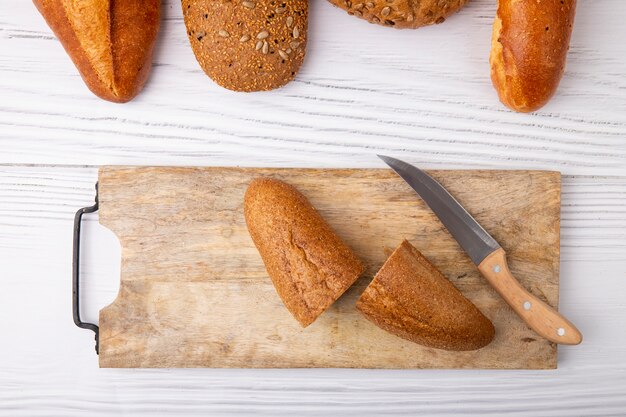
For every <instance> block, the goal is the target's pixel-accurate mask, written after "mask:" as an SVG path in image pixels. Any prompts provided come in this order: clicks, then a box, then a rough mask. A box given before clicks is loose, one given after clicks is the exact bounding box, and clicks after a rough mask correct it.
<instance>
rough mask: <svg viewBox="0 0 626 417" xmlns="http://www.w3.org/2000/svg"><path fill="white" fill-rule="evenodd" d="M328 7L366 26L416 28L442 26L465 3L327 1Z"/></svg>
mask: <svg viewBox="0 0 626 417" xmlns="http://www.w3.org/2000/svg"><path fill="white" fill-rule="evenodd" d="M329 1H330V2H331V3H332V4H334V5H335V6H337V7H340V8H342V9H344V10H345V11H347V12H348V14H351V15H354V16H357V17H360V18H362V19H365V20H367V21H369V22H370V23H377V24H379V25H384V26H390V27H395V28H397V29H406V28H409V29H416V28H418V27H421V26H426V25H432V24H434V23H442V22H443V21H445V20H446V18H447V17H448V16H450V15H451V14H453V13H455V12H456V11H457V10H459V9H460V8H461V7H463V5H464V4H465V3H466V2H467V0H329Z"/></svg>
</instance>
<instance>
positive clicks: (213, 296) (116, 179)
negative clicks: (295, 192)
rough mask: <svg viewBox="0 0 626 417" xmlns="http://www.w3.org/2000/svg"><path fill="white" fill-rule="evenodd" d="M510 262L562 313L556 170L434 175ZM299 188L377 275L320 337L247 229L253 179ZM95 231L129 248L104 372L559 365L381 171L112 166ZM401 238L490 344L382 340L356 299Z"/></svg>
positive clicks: (104, 326) (322, 322)
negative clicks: (460, 298) (297, 312)
mask: <svg viewBox="0 0 626 417" xmlns="http://www.w3.org/2000/svg"><path fill="white" fill-rule="evenodd" d="M430 173H431V174H432V176H433V177H435V178H436V179H437V180H439V181H440V182H441V183H442V184H443V185H444V186H445V187H447V188H448V190H449V191H450V192H451V193H452V194H453V195H454V196H455V197H456V198H457V199H458V200H459V201H460V202H461V204H463V205H464V206H465V207H466V208H467V210H468V211H469V212H470V213H471V214H472V215H474V216H475V218H476V219H477V220H478V221H479V222H480V223H481V224H482V225H483V226H484V227H485V229H486V230H487V231H489V232H490V233H491V234H492V235H493V236H494V237H495V238H496V240H497V241H498V242H500V244H501V245H502V247H503V248H504V249H505V250H506V251H507V252H508V255H509V261H510V266H511V269H512V271H513V273H514V274H515V276H516V277H518V278H519V280H520V281H521V283H522V284H523V285H524V286H525V287H526V288H528V289H529V290H530V291H531V292H532V293H534V294H535V295H537V296H538V297H539V298H541V299H542V300H544V301H546V302H547V303H548V304H550V305H552V306H556V305H557V302H558V289H559V218H560V184H561V179H560V174H559V173H556V172H545V171H486V170H483V171H431V172H430ZM260 176H270V177H274V178H279V179H281V180H284V181H286V182H288V183H290V184H292V185H294V186H295V187H297V188H298V189H299V190H300V191H301V192H302V193H303V194H304V195H306V196H307V197H308V198H309V199H310V201H311V203H312V204H313V205H314V206H315V207H317V209H318V210H319V211H320V213H321V214H322V216H323V217H324V218H326V220H327V221H328V222H329V223H330V225H331V226H332V227H333V228H334V229H335V230H336V232H337V233H338V234H339V235H340V236H341V237H342V238H343V239H344V240H345V242H346V243H347V244H348V245H349V246H350V247H352V248H353V249H354V251H355V252H356V254H357V255H358V256H359V257H360V258H361V259H362V260H363V261H364V263H365V264H366V266H367V270H366V272H365V274H364V275H363V276H362V277H361V278H360V279H359V280H358V281H357V282H356V283H355V285H354V286H353V287H352V288H351V289H350V290H348V291H347V292H346V293H345V294H344V295H343V296H342V297H341V298H340V299H339V300H338V301H337V302H336V303H335V304H334V305H333V306H332V307H331V308H330V309H329V310H327V311H326V312H325V313H324V314H323V315H321V316H320V317H319V318H318V320H317V321H316V322H314V323H313V324H312V325H311V326H309V327H307V328H305V329H302V328H301V327H300V326H299V324H298V323H297V322H296V320H295V319H293V318H292V317H291V315H290V314H289V313H288V311H287V310H286V309H285V307H284V306H283V304H282V302H281V300H280V298H279V297H278V295H277V294H276V292H275V290H274V287H273V285H272V283H271V281H270V279H269V277H268V276H267V273H266V271H265V268H264V266H263V263H262V261H261V257H260V256H259V254H258V252H257V251H256V248H255V247H254V245H253V243H252V241H251V239H250V237H249V235H248V232H247V230H246V225H245V220H244V216H243V196H244V192H245V190H246V187H247V184H248V183H249V181H250V180H251V179H252V178H255V177H260ZM99 201H100V222H101V223H102V224H103V225H104V226H106V227H108V228H109V229H111V230H112V231H113V232H114V233H115V234H116V235H117V236H118V238H119V240H120V243H121V246H122V267H121V285H120V290H119V294H118V296H117V298H116V299H115V301H114V302H113V303H112V304H111V305H109V306H107V307H105V308H103V309H102V310H101V311H100V323H99V324H100V357H99V358H100V366H101V367H115V368H117V367H220V368H222V367H224V368H309V367H323V368H329V367H341V368H518V369H550V368H556V365H557V349H556V346H555V345H554V344H552V343H550V342H548V341H546V340H544V339H542V338H541V337H539V336H538V335H536V334H535V333H534V332H533V331H532V330H530V329H529V328H528V327H527V326H526V325H525V324H524V323H523V322H522V321H521V320H520V319H519V318H518V317H517V316H516V315H515V314H514V313H513V312H512V310H511V309H510V308H509V307H508V306H507V305H506V304H505V303H504V302H503V301H502V300H501V299H500V298H499V297H498V295H497V294H496V293H495V291H493V290H492V289H491V287H490V286H489V285H488V284H487V282H486V281H485V280H484V279H483V278H482V277H481V276H480V275H479V273H478V271H477V270H476V267H475V266H474V265H473V264H472V263H471V261H470V259H469V258H468V257H467V255H465V254H464V252H463V251H462V250H461V248H460V247H459V246H458V244H457V243H456V241H454V239H453V238H452V237H451V236H450V235H449V234H448V232H447V231H446V230H445V229H444V227H443V226H442V224H441V223H440V222H439V220H438V219H437V218H436V217H435V215H434V214H433V213H432V212H431V211H430V209H429V208H428V207H427V206H425V204H424V203H423V202H422V201H421V200H420V199H419V198H418V197H417V195H416V194H415V193H414V192H413V190H411V188H409V186H408V185H407V184H405V183H404V182H403V181H402V180H401V179H400V178H399V177H398V176H396V175H395V174H394V173H393V172H392V171H391V170H387V169H381V170H379V169H341V170H333V169H256V168H249V169H239V168H174V167H103V168H101V169H100V173H99ZM402 239H408V240H409V241H410V242H411V243H412V244H413V245H415V246H416V247H417V248H418V249H419V250H420V251H422V252H423V253H424V254H425V255H426V256H427V257H428V258H429V259H430V260H431V261H432V262H433V263H434V264H435V265H436V266H437V267H438V268H439V269H440V270H441V271H442V272H443V273H444V275H445V276H446V277H447V278H449V279H450V280H451V281H452V283H453V284H454V285H455V286H456V287H457V288H458V289H459V290H460V291H461V292H463V294H464V295H465V296H466V297H468V298H469V299H470V300H472V301H473V302H474V303H475V304H476V305H477V306H478V308H479V309H480V310H481V311H482V312H483V313H484V314H485V315H486V316H487V317H489V318H490V319H491V320H492V321H493V323H494V326H495V328H496V336H495V339H494V340H493V342H492V343H491V344H490V345H488V346H487V347H485V348H483V349H480V350H477V351H471V352H447V351H443V350H438V349H432V348H428V347H424V346H420V345H417V344H414V343H411V342H408V341H405V340H403V339H400V338H398V337H396V336H393V335H391V334H389V333H386V332H385V331H383V330H381V329H379V328H378V327H376V326H375V325H373V324H372V323H370V322H369V321H367V320H366V319H365V318H363V317H362V316H361V315H360V313H358V312H357V310H356V309H355V302H356V300H357V298H358V297H359V295H360V294H361V292H362V291H363V290H364V289H365V287H366V286H367V285H368V283H369V282H370V280H371V279H372V277H373V276H374V275H375V273H376V271H377V270H378V269H379V268H380V266H381V265H382V264H383V262H384V261H385V259H386V257H387V256H388V255H389V253H390V252H391V251H392V250H393V249H394V248H395V247H396V246H398V244H400V242H401V241H402Z"/></svg>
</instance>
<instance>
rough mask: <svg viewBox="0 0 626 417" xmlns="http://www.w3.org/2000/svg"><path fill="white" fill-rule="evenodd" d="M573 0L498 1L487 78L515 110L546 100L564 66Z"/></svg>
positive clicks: (529, 108) (536, 106) (537, 105)
mask: <svg viewBox="0 0 626 417" xmlns="http://www.w3.org/2000/svg"><path fill="white" fill-rule="evenodd" d="M575 10H576V0H533V1H517V0H499V2H498V11H497V14H496V19H495V22H494V25H493V36H492V41H491V56H490V63H491V80H492V81H493V85H494V87H495V88H496V90H497V91H498V95H499V96H500V101H502V103H504V104H505V105H506V106H508V107H509V108H511V109H513V110H515V111H519V112H531V111H534V110H537V109H539V108H540V107H542V106H543V105H544V104H546V103H547V102H548V100H549V99H550V97H552V95H553V94H554V92H555V91H556V89H557V87H558V85H559V81H560V80H561V77H562V76H563V71H564V69H565V59H566V57H567V51H568V49H569V41H570V36H571V33H572V26H573V24H574V13H575Z"/></svg>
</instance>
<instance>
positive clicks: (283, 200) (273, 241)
mask: <svg viewBox="0 0 626 417" xmlns="http://www.w3.org/2000/svg"><path fill="white" fill-rule="evenodd" d="M244 214H245V218H246V224H247V226H248V231H249V232H250V236H251V237H252V240H253V241H254V244H255V245H256V247H257V249H258V250H259V253H260V254H261V258H262V259H263V262H264V263H265V267H266V269H267V273H268V274H269V276H270V278H271V279H272V282H273V283H274V286H275V287H276V291H277V292H278V295H279V296H280V298H281V299H282V300H283V303H284V304H285V306H286V307H287V309H288V310H289V311H290V312H291V314H293V316H294V317H295V318H296V320H298V321H299V322H300V324H301V325H302V326H303V327H306V326H308V325H309V324H311V323H313V321H315V319H316V318H317V317H318V316H319V315H320V314H322V313H323V312H324V310H326V309H327V308H328V307H330V305H331V304H333V303H334V302H335V300H337V299H338V298H339V296H341V294H343V293H344V291H346V290H347V289H348V288H349V287H350V286H351V285H352V283H354V281H356V279H357V278H358V277H359V275H361V273H362V272H363V270H364V266H363V264H362V263H361V261H360V260H359V259H358V258H357V257H356V256H355V255H354V253H353V252H352V251H351V250H350V248H349V247H348V246H346V244H345V243H343V241H342V240H341V239H340V238H339V237H338V236H337V235H336V234H335V232H334V231H333V230H332V229H331V227H330V226H329V225H328V223H326V221H325V220H324V219H323V218H322V216H321V215H320V214H319V213H318V212H317V210H315V208H314V207H313V206H312V205H311V203H310V202H309V200H307V198H306V197H305V196H303V195H302V194H301V193H300V192H298V190H296V189H295V188H294V187H292V186H291V185H288V184H286V183H284V182H282V181H278V180H275V179H270V178H260V179H255V180H253V181H252V182H251V183H250V185H249V187H248V189H247V191H246V195H245V199H244Z"/></svg>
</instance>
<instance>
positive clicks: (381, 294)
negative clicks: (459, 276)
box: [357, 240, 495, 350]
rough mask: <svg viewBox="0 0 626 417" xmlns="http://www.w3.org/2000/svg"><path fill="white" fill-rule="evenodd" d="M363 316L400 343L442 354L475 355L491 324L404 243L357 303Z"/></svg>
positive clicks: (486, 340)
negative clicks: (465, 352) (461, 352)
mask: <svg viewBox="0 0 626 417" xmlns="http://www.w3.org/2000/svg"><path fill="white" fill-rule="evenodd" d="M357 308H358V309H359V310H360V311H361V313H363V314H364V315H365V317H366V318H367V319H368V320H370V321H371V322H373V323H374V324H376V325H377V326H379V327H381V328H382V329H384V330H386V331H388V332H390V333H393V334H395V335H396V336H399V337H401V338H403V339H407V340H410V341H412V342H415V343H419V344H421V345H425V346H430V347H434V348H438V349H446V350H474V349H479V348H481V347H483V346H486V345H488V344H489V343H490V342H491V340H492V339H493V337H494V334H495V330H494V327H493V324H492V323H491V321H489V319H488V318H487V317H485V316H484V315H483V314H482V313H481V312H480V311H479V310H478V308H476V306H475V305H474V304H472V303H471V302H470V301H469V300H468V299H467V298H465V297H464V296H463V294H461V293H460V292H459V290H457V289H456V287H455V286H454V285H452V283H451V282H450V281H448V280H447V279H446V277H444V276H443V274H442V273H441V272H439V270H438V269H437V268H436V267H435V266H434V265H433V264H431V263H430V262H429V261H428V259H426V258H425V257H424V256H423V255H422V254H421V253H420V252H419V251H418V250H417V249H416V248H415V247H413V245H411V244H410V243H409V242H407V241H406V240H405V241H404V242H402V244H401V245H400V246H399V247H398V248H397V249H396V250H395V251H394V252H393V253H392V254H391V256H390V257H389V259H387V261H386V262H385V264H384V265H383V266H382V268H381V269H380V271H378V274H376V276H375V277H374V280H373V281H372V282H371V283H370V285H369V286H368V287H367V288H366V289H365V291H364V292H363V294H362V295H361V298H359V300H358V301H357Z"/></svg>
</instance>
